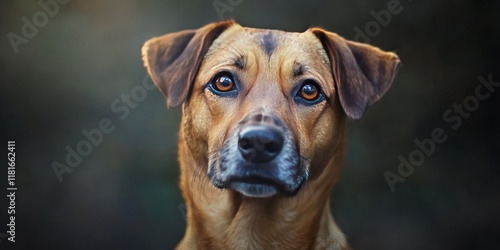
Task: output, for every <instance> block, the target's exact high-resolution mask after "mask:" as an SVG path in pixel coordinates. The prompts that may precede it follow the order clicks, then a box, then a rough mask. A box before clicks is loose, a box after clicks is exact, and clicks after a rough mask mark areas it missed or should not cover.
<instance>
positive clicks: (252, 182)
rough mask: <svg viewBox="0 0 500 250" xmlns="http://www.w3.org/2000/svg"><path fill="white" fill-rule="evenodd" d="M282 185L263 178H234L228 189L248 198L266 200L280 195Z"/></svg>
mask: <svg viewBox="0 0 500 250" xmlns="http://www.w3.org/2000/svg"><path fill="white" fill-rule="evenodd" d="M281 185H282V184H280V183H278V182H277V181H275V180H272V179H268V178H263V177H261V176H246V177H234V178H231V180H230V181H229V182H228V187H229V188H230V189H233V190H235V191H237V192H239V193H241V194H243V195H245V196H247V197H255V198H265V197H271V196H273V195H275V194H277V193H278V190H279V189H280V186H281Z"/></svg>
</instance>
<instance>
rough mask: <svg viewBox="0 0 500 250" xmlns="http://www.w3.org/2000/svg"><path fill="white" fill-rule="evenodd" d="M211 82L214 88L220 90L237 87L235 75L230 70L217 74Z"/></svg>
mask: <svg viewBox="0 0 500 250" xmlns="http://www.w3.org/2000/svg"><path fill="white" fill-rule="evenodd" d="M211 83H212V84H211V85H212V88H213V89H214V90H216V91H219V92H228V91H231V90H233V89H234V88H235V84H234V80H233V77H232V76H231V74H229V73H228V72H222V73H219V74H217V75H216V76H215V77H214V79H213V80H212V82H211Z"/></svg>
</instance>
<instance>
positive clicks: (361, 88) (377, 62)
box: [310, 28, 401, 119]
mask: <svg viewBox="0 0 500 250" xmlns="http://www.w3.org/2000/svg"><path fill="white" fill-rule="evenodd" d="M310 31H311V32H312V33H313V34H314V35H316V37H318V38H319V40H320V41H321V43H322V44H323V47H324V49H325V51H326V52H327V54H328V57H329V59H330V63H331V66H332V74H333V78H334V82H335V84H336V89H337V93H338V96H339V98H340V104H341V105H342V108H343V109H344V111H345V113H346V114H347V116H349V117H350V118H352V119H360V118H361V117H362V116H363V114H364V113H365V112H366V109H367V108H368V107H370V106H371V105H372V104H374V103H375V102H376V101H378V100H379V99H380V98H381V97H382V96H383V95H384V94H385V93H386V92H387V90H388V89H389V87H390V86H391V84H392V81H393V80H394V78H395V76H396V73H397V71H398V69H399V66H400V65H401V62H400V60H399V58H398V56H397V55H396V54H394V53H391V52H385V51H382V50H380V49H379V48H376V47H373V46H371V45H367V44H362V43H358V42H353V41H348V40H345V39H344V38H342V37H341V36H339V35H337V34H335V33H332V32H328V31H325V30H323V29H320V28H311V29H310Z"/></svg>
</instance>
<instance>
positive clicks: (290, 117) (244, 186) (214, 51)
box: [142, 21, 400, 249]
mask: <svg viewBox="0 0 500 250" xmlns="http://www.w3.org/2000/svg"><path fill="white" fill-rule="evenodd" d="M142 53H143V59H144V63H145V65H146V67H147V70H148V72H149V74H150V75H151V77H152V79H153V81H154V82H155V83H156V84H157V85H158V87H159V88H160V90H161V91H162V92H163V94H164V95H165V96H166V100H167V106H168V107H175V106H178V105H180V104H182V114H183V115H182V122H181V129H180V132H179V145H178V146H179V161H180V165H181V183H180V185H181V188H182V191H183V195H184V199H185V200H186V204H187V214H188V223H187V224H188V225H187V230H186V234H185V236H184V238H183V239H182V241H181V242H180V243H179V245H178V249H348V244H347V242H346V239H345V237H344V235H343V234H342V232H341V231H340V229H339V228H338V227H337V225H336V224H335V222H334V220H333V217H332V215H331V213H330V206H329V198H330V192H331V190H332V187H333V185H334V183H335V182H336V180H337V179H338V176H339V171H340V169H341V165H342V159H343V155H344V144H345V140H346V138H345V125H344V124H345V119H346V117H350V118H353V119H359V118H361V116H362V115H363V113H365V111H366V109H367V108H368V107H369V106H371V105H372V104H373V103H375V102H376V101H378V100H379V99H380V98H381V97H382V96H383V95H384V94H385V92H386V91H387V90H388V88H389V87H390V86H391V83H392V81H393V79H394V77H395V75H396V72H397V69H398V67H399V65H400V61H399V59H398V57H397V56H396V55H395V54H393V53H389V52H384V51H382V50H380V49H378V48H375V47H372V46H369V45H365V44H360V43H356V42H351V41H347V40H345V39H343V38H342V37H340V36H338V35H337V34H335V33H331V32H328V31H325V30H322V29H320V28H311V29H309V30H307V31H306V32H303V33H289V32H284V31H278V30H264V29H253V28H243V27H241V26H240V25H238V24H237V23H235V22H233V21H223V22H219V23H212V24H208V25H206V26H204V27H202V28H200V29H197V30H186V31H181V32H177V33H172V34H167V35H165V36H162V37H157V38H153V39H151V40H149V41H148V42H146V44H145V45H144V47H143V49H142Z"/></svg>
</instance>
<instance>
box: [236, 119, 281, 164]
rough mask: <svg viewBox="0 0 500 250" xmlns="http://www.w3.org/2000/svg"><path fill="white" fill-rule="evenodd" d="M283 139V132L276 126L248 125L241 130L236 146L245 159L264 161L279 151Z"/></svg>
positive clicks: (256, 161)
mask: <svg viewBox="0 0 500 250" xmlns="http://www.w3.org/2000/svg"><path fill="white" fill-rule="evenodd" d="M283 141H284V138H283V134H282V133H281V131H279V130H278V129H277V128H274V127H271V126H264V125H250V126H246V127H245V128H243V129H242V130H241V132H240V134H239V140H238V148H239V150H240V152H241V155H242V156H243V158H245V160H247V161H251V162H253V163H266V162H270V161H271V160H272V159H274V158H275V157H276V156H277V155H278V154H279V153H280V151H281V149H282V148H283Z"/></svg>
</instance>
